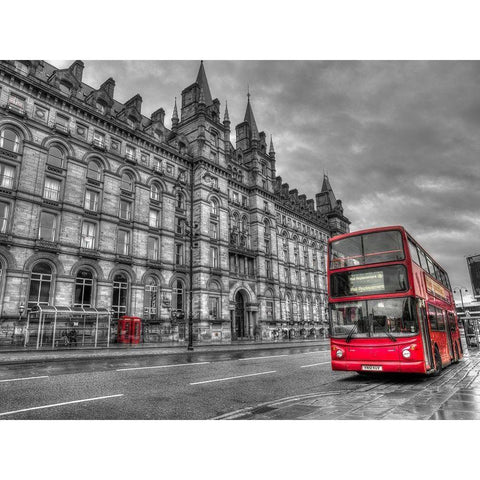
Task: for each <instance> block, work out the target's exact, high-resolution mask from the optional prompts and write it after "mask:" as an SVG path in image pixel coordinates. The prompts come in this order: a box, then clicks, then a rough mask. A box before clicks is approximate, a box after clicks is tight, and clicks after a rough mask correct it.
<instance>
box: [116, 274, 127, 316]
mask: <svg viewBox="0 0 480 480" xmlns="http://www.w3.org/2000/svg"><path fill="white" fill-rule="evenodd" d="M127 301H128V277H127V275H126V274H125V273H123V272H121V273H117V274H116V275H115V276H114V277H113V298H112V310H113V311H114V317H115V318H118V317H120V316H121V315H125V314H126V313H127Z"/></svg>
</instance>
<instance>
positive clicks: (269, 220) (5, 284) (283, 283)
mask: <svg viewBox="0 0 480 480" xmlns="http://www.w3.org/2000/svg"><path fill="white" fill-rule="evenodd" d="M83 69H84V65H83V63H82V62H81V61H76V62H74V63H73V64H72V65H71V66H70V67H69V68H66V69H56V68H55V67H54V66H52V65H49V64H48V63H46V62H43V61H2V62H0V268H1V276H0V279H1V281H0V318H1V321H0V322H1V323H3V324H4V325H5V324H6V323H7V322H13V321H16V320H17V319H18V315H19V309H21V306H24V307H25V309H26V310H27V311H28V309H30V308H35V305H36V304H39V303H40V304H43V305H56V306H70V307H72V306H83V307H88V306H94V307H101V308H108V309H111V310H113V312H114V316H120V315H122V314H127V315H133V316H139V317H142V319H143V320H144V321H145V322H153V323H155V322H157V323H158V324H160V325H162V328H163V327H164V328H163V330H162V332H164V335H163V336H162V337H161V340H172V339H174V340H175V339H182V338H184V336H183V337H182V330H181V329H180V328H179V327H178V326H179V325H182V323H183V324H184V322H185V320H186V318H187V316H188V314H187V311H188V307H189V301H188V300H189V293H190V290H191V289H192V292H193V310H192V311H193V319H194V335H195V340H196V341H226V342H229V341H231V340H232V339H241V338H253V337H255V338H262V339H272V338H276V337H277V336H279V335H281V334H282V332H283V334H284V335H285V334H286V332H289V334H290V335H293V334H295V335H300V336H304V337H306V336H308V335H310V336H312V335H318V334H319V332H320V331H321V328H322V327H324V326H325V324H324V322H325V321H326V309H325V307H326V290H325V289H326V285H325V280H326V277H325V261H326V258H325V255H326V242H327V240H328V238H329V236H331V235H334V234H338V233H343V232H346V231H348V225H349V221H348V219H347V218H346V217H345V216H344V215H343V209H342V205H341V202H340V201H339V200H336V199H335V196H334V193H333V191H332V188H331V186H330V183H329V179H328V178H327V177H325V178H324V182H323V185H322V191H321V192H320V193H319V194H318V195H317V196H316V199H315V200H316V201H314V200H310V199H308V200H307V198H306V196H305V195H299V194H298V191H297V190H291V189H290V187H289V186H288V184H286V183H283V182H282V179H281V178H280V177H277V176H276V167H275V163H276V158H275V151H274V148H273V143H272V141H271V140H270V144H269V146H268V148H267V141H266V138H265V137H266V136H265V133H264V132H259V131H258V128H257V125H256V122H255V118H254V115H253V110H252V106H251V103H250V96H249V97H248V102H247V108H246V113H245V120H244V122H242V123H241V124H239V125H237V126H236V145H235V146H234V145H233V144H232V143H231V141H230V132H231V130H230V120H229V115H228V109H227V108H225V110H224V115H223V120H222V119H221V115H220V102H219V101H218V99H212V95H211V92H210V88H209V85H208V81H207V77H206V74H205V69H204V66H203V63H202V64H201V65H200V69H199V72H198V76H197V79H196V81H195V83H193V84H192V85H190V86H189V87H187V88H185V89H184V90H183V92H182V100H181V109H180V115H179V114H178V111H177V105H176V102H175V107H174V110H173V116H172V121H171V127H170V128H167V127H166V126H165V122H164V117H165V112H164V110H163V109H162V108H160V109H158V110H157V111H155V112H154V113H153V114H152V115H151V117H150V118H147V117H145V116H143V115H142V114H141V105H142V98H141V97H140V95H136V96H134V97H133V98H132V99H130V100H129V101H127V102H126V103H125V104H121V103H119V102H117V101H116V100H115V99H114V88H115V81H114V80H113V79H111V78H110V79H108V80H106V81H105V82H104V83H103V84H102V85H101V86H100V87H99V88H98V89H94V88H92V87H90V86H88V85H86V84H84V83H83V82H82V73H83ZM192 182H193V183H192ZM192 194H193V198H192V197H191V195H192ZM192 202H193V210H190V209H191V207H192ZM315 203H316V205H315ZM191 215H192V218H193V222H192V221H191ZM190 233H191V234H192V239H193V241H192V242H190V241H189V239H190ZM190 252H192V255H193V257H192V260H193V261H192V265H191V267H192V268H191V269H190ZM191 279H192V282H191Z"/></svg>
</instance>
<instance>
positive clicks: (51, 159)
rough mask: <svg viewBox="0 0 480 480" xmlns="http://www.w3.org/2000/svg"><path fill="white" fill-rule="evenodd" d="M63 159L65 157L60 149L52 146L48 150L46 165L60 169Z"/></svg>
mask: <svg viewBox="0 0 480 480" xmlns="http://www.w3.org/2000/svg"><path fill="white" fill-rule="evenodd" d="M64 158H65V155H64V153H63V150H61V149H60V148H58V147H56V146H54V145H53V146H51V147H50V148H49V149H48V155H47V163H48V164H49V165H52V167H58V168H62V167H63V165H64Z"/></svg>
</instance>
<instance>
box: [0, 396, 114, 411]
mask: <svg viewBox="0 0 480 480" xmlns="http://www.w3.org/2000/svg"><path fill="white" fill-rule="evenodd" d="M114 397H123V393H117V394H116V395H105V396H104V397H94V398H84V399H83V400H72V401H71V402H62V403H52V404H51V405H42V406H41V407H31V408H22V409H21V410H13V411H11V412H3V413H0V416H4V415H14V414H15V413H21V412H29V411H30V410H41V409H43V408H53V407H60V406H62V405H71V404H73V403H83V402H93V401H94V400H103V399H104V398H114Z"/></svg>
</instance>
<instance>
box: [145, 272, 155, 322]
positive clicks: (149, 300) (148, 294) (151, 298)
mask: <svg viewBox="0 0 480 480" xmlns="http://www.w3.org/2000/svg"><path fill="white" fill-rule="evenodd" d="M158 290H159V285H158V280H157V279H156V278H155V277H153V276H149V277H147V279H146V281H145V298H144V302H143V305H144V310H145V315H147V317H148V318H150V319H153V318H155V317H157V316H158V314H159V311H158V309H159V302H158V299H159V291H158Z"/></svg>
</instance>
